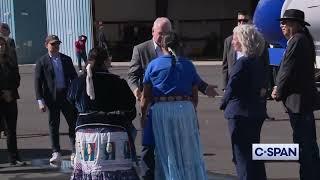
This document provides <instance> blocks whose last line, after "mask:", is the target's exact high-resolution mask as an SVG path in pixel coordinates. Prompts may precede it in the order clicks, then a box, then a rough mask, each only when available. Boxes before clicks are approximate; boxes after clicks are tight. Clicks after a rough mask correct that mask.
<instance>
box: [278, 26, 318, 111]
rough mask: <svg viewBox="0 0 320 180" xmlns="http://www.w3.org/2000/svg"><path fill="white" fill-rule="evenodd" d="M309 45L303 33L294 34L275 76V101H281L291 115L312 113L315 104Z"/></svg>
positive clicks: (311, 58) (312, 66) (313, 69)
mask: <svg viewBox="0 0 320 180" xmlns="http://www.w3.org/2000/svg"><path fill="white" fill-rule="evenodd" d="M311 43H313V42H310V40H309V39H308V38H307V37H306V36H305V34H304V33H302V32H300V33H297V34H295V35H294V36H293V37H292V39H290V41H289V43H288V46H287V49H286V51H285V54H284V57H283V59H282V61H281V64H280V69H279V72H278V75H277V80H276V85H277V100H282V101H283V103H284V105H285V106H286V107H287V108H288V110H289V111H291V112H293V113H302V112H308V111H312V110H313V106H314V104H315V102H314V100H315V97H316V87H315V78H314V72H315V68H314V62H313V59H314V57H312V54H313V53H312V50H311Z"/></svg>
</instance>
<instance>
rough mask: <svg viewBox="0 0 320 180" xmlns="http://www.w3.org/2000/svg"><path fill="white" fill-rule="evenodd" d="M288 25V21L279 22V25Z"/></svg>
mask: <svg viewBox="0 0 320 180" xmlns="http://www.w3.org/2000/svg"><path fill="white" fill-rule="evenodd" d="M287 23H288V21H280V24H281V25H286V24H287Z"/></svg>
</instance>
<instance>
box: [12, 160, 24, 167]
mask: <svg viewBox="0 0 320 180" xmlns="http://www.w3.org/2000/svg"><path fill="white" fill-rule="evenodd" d="M26 165H27V163H26V162H24V161H19V160H15V161H12V162H11V163H10V166H14V167H16V166H17V167H19V166H26Z"/></svg>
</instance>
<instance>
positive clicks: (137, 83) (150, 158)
mask: <svg viewBox="0 0 320 180" xmlns="http://www.w3.org/2000/svg"><path fill="white" fill-rule="evenodd" d="M170 31H172V26H171V22H170V20H169V19H168V18H166V17H160V18H157V19H156V20H155V21H154V24H153V27H152V39H151V40H148V41H146V42H143V43H141V44H138V45H137V46H135V47H134V48H133V53H132V59H131V62H130V69H129V73H128V83H129V86H130V87H131V89H132V91H133V93H134V95H135V96H136V98H137V100H138V101H139V100H140V98H141V91H142V81H143V76H144V71H145V69H146V67H147V66H148V64H149V62H150V61H151V60H153V59H155V58H157V57H159V56H162V55H163V53H162V50H161V48H160V46H159V45H160V43H161V40H162V35H163V34H165V33H168V32H170ZM215 88H216V86H213V85H208V84H207V83H206V82H204V81H202V82H201V83H200V85H199V90H200V91H201V92H202V93H204V94H206V95H208V96H211V97H214V96H216V95H217V92H216V91H215ZM146 134H147V135H146ZM146 136H148V137H146ZM144 137H145V138H144V140H143V141H144V142H143V149H142V154H141V158H142V161H143V162H142V166H143V168H142V174H143V178H144V179H154V144H153V135H152V125H151V123H149V124H148V123H147V125H146V127H145V128H144ZM146 139H147V140H146ZM144 165H145V166H144ZM144 167H145V168H144Z"/></svg>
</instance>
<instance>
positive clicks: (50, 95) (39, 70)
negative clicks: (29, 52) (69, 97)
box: [34, 53, 78, 105]
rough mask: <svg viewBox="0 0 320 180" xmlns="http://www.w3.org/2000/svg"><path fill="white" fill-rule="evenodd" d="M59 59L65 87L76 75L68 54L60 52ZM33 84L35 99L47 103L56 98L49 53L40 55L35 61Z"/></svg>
mask: <svg viewBox="0 0 320 180" xmlns="http://www.w3.org/2000/svg"><path fill="white" fill-rule="evenodd" d="M60 59H61V64H62V68H63V73H64V81H65V87H66V88H68V87H69V85H70V83H71V81H72V80H73V79H75V78H76V77H77V76H78V75H77V73H76V70H75V69H74V66H73V63H72V60H71V58H70V57H69V56H67V55H64V54H62V53H60ZM34 85H35V93H36V98H37V100H39V99H44V101H45V103H46V104H47V105H50V104H51V103H53V102H54V101H55V100H56V84H55V74H54V69H53V65H52V60H51V58H50V56H49V54H46V55H44V56H42V57H41V58H40V59H39V60H38V61H37V63H36V68H35V81H34Z"/></svg>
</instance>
